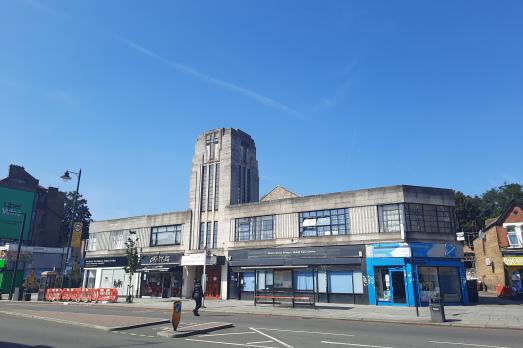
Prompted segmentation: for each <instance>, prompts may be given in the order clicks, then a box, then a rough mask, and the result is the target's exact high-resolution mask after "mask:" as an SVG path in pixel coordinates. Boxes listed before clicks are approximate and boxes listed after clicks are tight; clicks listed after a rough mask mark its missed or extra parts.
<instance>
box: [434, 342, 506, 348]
mask: <svg viewBox="0 0 523 348" xmlns="http://www.w3.org/2000/svg"><path fill="white" fill-rule="evenodd" d="M429 343H437V344H448V345H455V346H471V347H485V348H511V347H502V346H487V345H485V344H474V343H462V342H443V341H429Z"/></svg>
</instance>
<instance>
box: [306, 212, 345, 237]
mask: <svg viewBox="0 0 523 348" xmlns="http://www.w3.org/2000/svg"><path fill="white" fill-rule="evenodd" d="M299 218H300V237H317V236H335V235H339V234H348V233H350V224H349V215H348V209H346V208H344V209H330V210H318V211H308V212H303V213H300V215H299Z"/></svg>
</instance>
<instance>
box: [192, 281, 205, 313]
mask: <svg viewBox="0 0 523 348" xmlns="http://www.w3.org/2000/svg"><path fill="white" fill-rule="evenodd" d="M192 298H193V299H194V302H195V304H196V305H195V307H194V309H193V311H192V312H193V314H194V316H196V317H199V316H200V314H198V309H200V307H201V306H202V298H203V289H202V283H201V282H200V281H199V280H196V281H195V282H194V289H193V291H192Z"/></svg>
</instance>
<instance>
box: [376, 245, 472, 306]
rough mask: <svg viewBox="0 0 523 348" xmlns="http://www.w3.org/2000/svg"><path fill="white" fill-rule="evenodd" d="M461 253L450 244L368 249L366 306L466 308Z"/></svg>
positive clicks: (465, 288) (465, 290)
mask: <svg viewBox="0 0 523 348" xmlns="http://www.w3.org/2000/svg"><path fill="white" fill-rule="evenodd" d="M462 254H463V251H462V250H461V248H458V247H456V246H455V245H454V244H450V243H446V244H444V243H383V244H371V245H368V246H367V250H366V255H367V277H368V286H369V288H368V294H369V304H376V305H386V306H415V305H416V303H417V304H419V305H421V306H424V305H428V303H429V299H430V297H432V296H433V295H436V294H439V295H440V296H441V297H442V299H443V301H444V302H445V303H446V304H467V303H468V294H467V283H466V278H465V269H464V266H463V262H462V258H463V255H462Z"/></svg>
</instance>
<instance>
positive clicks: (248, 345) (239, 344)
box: [185, 338, 274, 348]
mask: <svg viewBox="0 0 523 348" xmlns="http://www.w3.org/2000/svg"><path fill="white" fill-rule="evenodd" d="M185 340H186V341H194V342H205V343H216V344H223V345H229V346H241V347H255V348H274V347H271V346H258V345H256V344H245V343H230V342H220V341H207V340H197V339H195V338H186V339H185Z"/></svg>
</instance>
